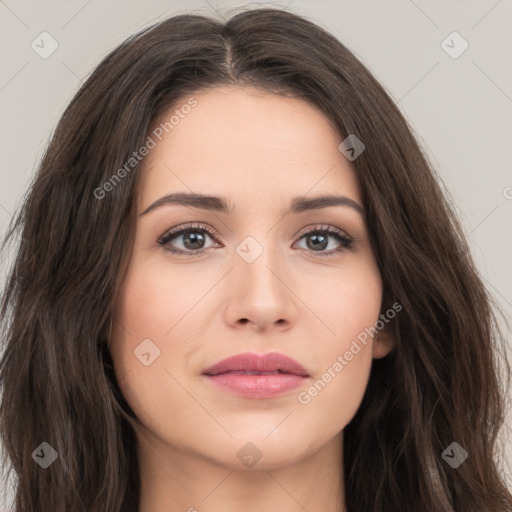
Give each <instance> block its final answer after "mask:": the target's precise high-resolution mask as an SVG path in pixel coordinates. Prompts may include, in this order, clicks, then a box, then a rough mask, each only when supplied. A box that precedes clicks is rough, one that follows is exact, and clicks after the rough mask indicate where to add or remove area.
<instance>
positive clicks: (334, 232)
mask: <svg viewBox="0 0 512 512" xmlns="http://www.w3.org/2000/svg"><path fill="white" fill-rule="evenodd" d="M329 239H334V240H336V241H337V243H338V247H335V248H332V247H331V249H332V250H330V251H324V249H326V248H327V247H329V244H330V242H329ZM302 240H305V241H306V246H307V247H305V248H306V249H309V250H311V251H312V252H315V253H318V255H319V256H322V257H324V256H326V257H328V256H335V255H336V254H337V253H340V252H342V251H345V250H350V249H352V247H353V244H354V240H353V239H352V238H350V237H349V236H348V235H347V234H346V233H345V232H343V231H341V230H340V229H338V228H335V227H333V226H315V227H314V228H313V229H310V230H308V231H306V232H303V233H302V235H301V237H300V240H299V241H302ZM303 248H304V247H303Z"/></svg>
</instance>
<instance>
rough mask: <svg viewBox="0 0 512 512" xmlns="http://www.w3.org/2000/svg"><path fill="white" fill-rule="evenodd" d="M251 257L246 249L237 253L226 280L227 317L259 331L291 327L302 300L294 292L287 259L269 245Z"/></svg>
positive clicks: (238, 326)
mask: <svg viewBox="0 0 512 512" xmlns="http://www.w3.org/2000/svg"><path fill="white" fill-rule="evenodd" d="M246 247H247V246H245V248H246ZM249 247H250V246H249ZM249 250H253V251H254V250H255V247H250V249H249ZM260 251H261V249H260ZM240 254H241V255H242V256H240ZM251 260H252V258H247V257H246V256H245V254H244V253H243V251H240V253H235V254H234V268H233V269H232V271H231V272H230V275H229V277H228V281H227V283H226V286H227V297H228V300H227V304H226V308H225V321H226V322H227V323H228V324H229V325H230V326H231V327H234V328H237V329H240V328H243V329H248V328H249V329H251V330H254V331H257V332H263V331H268V330H272V329H273V330H277V331H280V332H281V331H286V330H288V329H290V328H291V327H292V325H293V324H294V323H295V321H296V319H297V316H298V303H299V302H300V301H299V299H298V297H297V296H296V294H295V293H294V292H293V287H294V284H295V283H294V282H293V278H292V276H291V273H290V272H289V271H287V270H286V265H285V262H284V261H283V259H282V258H281V257H280V256H279V255H278V254H277V252H275V251H270V250H268V249H267V248H265V249H263V251H262V252H261V253H260V254H259V255H258V256H257V257H256V258H255V259H254V260H253V261H251Z"/></svg>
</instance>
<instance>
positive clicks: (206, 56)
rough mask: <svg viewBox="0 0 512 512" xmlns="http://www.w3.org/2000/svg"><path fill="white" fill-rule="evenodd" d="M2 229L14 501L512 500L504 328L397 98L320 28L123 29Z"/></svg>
mask: <svg viewBox="0 0 512 512" xmlns="http://www.w3.org/2000/svg"><path fill="white" fill-rule="evenodd" d="M16 233H19V234H20V235H21V240H20V245H19V249H18V253H17V254H16V258H15V261H14V266H13V268H12V270H11V274H10V278H9V281H8V283H7V287H6V289H5V292H4V296H3V302H2V317H3V318H4V324H5V327H4V329H3V338H4V346H5V353H4V355H3V359H2V361H1V365H0V377H1V383H2V389H3V401H2V408H1V433H2V439H3V443H4V444H5V449H6V452H7V455H8V459H9V460H10V461H11V463H12V465H13V468H14V470H15V472H16V475H17V479H18V482H19V484H18V489H17V494H16V510H17V511H18V512H28V511H30V512H32V511H36V510H37V511H39V510H55V511H65V510H66V511H67V510H73V511H88V512H89V511H121V510H122V511H131V510H133V511H141V512H142V511H151V512H159V511H161V510H162V511H163V510H166V511H178V510H189V511H193V510H197V511H200V512H202V511H218V510H235V508H236V509H237V510H239V509H240V508H243V509H245V510H247V511H252V510H283V511H295V510H308V511H316V510H332V511H351V512H356V511H357V512H361V511H383V512H388V511H397V510H414V511H420V512H421V511H425V512H426V511H428V512H432V511H483V510H489V511H491V510H492V511H509V510H512V496H511V495H510V493H509V491H508V490H507V488H506V486H505V484H504V479H503V476H502V474H501V468H500V466H499V462H500V461H499V458H498V457H497V456H496V450H495V447H496V440H497V435H498V432H499V427H500V425H501V424H502V421H503V416H504V405H503V404H504V394H503V393H504V389H505V388H504V385H503V383H502V382H501V381H500V380H499V373H498V372H499V368H500V366H499V361H498V359H497V356H496V354H497V349H499V348H501V346H500V345H499V341H500V339H501V338H500V337H499V331H498V329H497V327H496V322H495V320H494V316H493V312H492V309H491V305H490V299H489V297H488V295H487V293H486V291H485V289H484V287H483V285H482V282H481V279H480V278H479V276H478V275H477V272H476V270H475V267H474V264H473V262H472V261H471V258H470V255H469V251H468V247H467V245H466V242H465V241H464V239H463V236H462V235H461V229H460V226H459V225H458V223H457V221H456V219H455V217H454V215H453V213H452V210H451V207H450V205H449V204H448V203H447V201H446V200H445V198H444V196H443V193H442V191H441V188H440V186H439V184H438V182H437V181H436V179H435V178H434V176H433V171H432V170H431V168H430V166H429V164H428V162H427V161H426V159H425V157H424V156H423V154H422V152H421V150H420V148H419V146H418V144H417V142H416V141H415V139H414V137H413V135H412V134H411V130H410V129H409V127H408V126H407V123H406V121H405V120H404V118H403V117H402V115H401V114H400V112H399V111H398V109H397V108H396V106H395V105H394V104H393V102H392V100H391V99H390V98H389V96H388V95H387V94H386V93H385V91H384V90H383V88H382V87H381V86H380V85H379V84H378V83H377V81H376V80H375V79H374V78H373V77H372V76H371V74H370V73H369V72H368V71H367V70H366V69H365V67H364V66H363V65H362V64H361V63H360V62H359V61H358V60H357V59H356V58H355V57H354V56H353V55H352V53H351V52H350V51H349V50H348V49H347V48H345V47H344V46H343V45H342V44H341V43H340V42H338V41H337V40H336V39H334V38H333V37H332V36H331V35H329V34H327V33H326V32H325V31H323V30H322V29H321V28H319V27H317V26H316V25H314V24H312V23H311V22H309V21H307V20H305V19H303V18H301V17H299V16H297V15H293V14H290V13H288V12H284V11H280V10H275V9H259V10H253V11H247V12H242V13H240V14H238V15H236V16H234V17H233V18H231V19H230V20H228V21H227V22H226V23H225V24H222V23H220V22H218V21H215V20H213V19H208V18H205V17H202V16H195V15H183V16H177V17H174V18H170V19H168V20H165V21H163V22H161V23H158V24H156V25H154V26H153V27H151V28H149V29H147V30H144V31H143V32H141V33H140V34H137V35H136V36H134V37H132V38H130V39H128V40H127V41H126V42H124V43H123V44H122V45H121V46H120V47H119V48H117V49H116V50H114V51H113V52H112V53H111V54H110V55H108V56H107V57H106V58H105V59H104V60H103V61H102V62H101V64H100V65H99V66H98V67H97V69H96V70H95V71H94V72H93V74H92V75H91V76H90V78H89V79H88V80H87V81H86V83H85V84H84V85H83V86H82V88H81V89H80V90H79V92H78V93H77V95H76V96H75V98H74V99H73V100H72V102H71V104H70V105H69V107H68V108H67V110H66V111H65V113H64V114H63V116H62V119H61V120H60V122H59V124H58V126H57V129H56V132H55V134H54V136H53V138H52V141H51V144H50V146H49V148H48V150H47V152H46V154H45V155H44V158H43V161H42V163H41V166H40V169H39V171H38V173H37V176H36V178H35V181H34V183H33V184H32V187H31V190H30V193H29V195H28V197H27V199H26V202H25V204H24V205H23V207H22V208H21V210H20V212H19V213H18V216H17V218H16V220H15V222H14V224H13V225H12V226H11V230H10V232H9V233H8V236H7V238H6V241H5V242H4V243H5V244H7V242H8V241H9V239H10V238H12V236H13V235H14V234H16ZM502 362H503V363H504V364H505V366H506V361H504V360H503V361H502ZM6 463H7V461H6Z"/></svg>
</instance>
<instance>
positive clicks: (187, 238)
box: [158, 224, 217, 256]
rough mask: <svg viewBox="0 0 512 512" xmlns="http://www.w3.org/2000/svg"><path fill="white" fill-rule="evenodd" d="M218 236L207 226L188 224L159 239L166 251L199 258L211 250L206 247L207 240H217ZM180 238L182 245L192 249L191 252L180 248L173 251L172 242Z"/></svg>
mask: <svg viewBox="0 0 512 512" xmlns="http://www.w3.org/2000/svg"><path fill="white" fill-rule="evenodd" d="M216 236H217V233H216V232H215V231H213V230H212V229H211V228H208V227H207V226H203V225H199V224H196V225H194V224H187V225H185V226H181V227H179V228H176V229H172V230H170V231H168V232H167V233H164V234H163V235H162V236H161V237H160V238H159V239H158V243H159V244H160V245H161V246H165V250H166V251H169V252H172V253H175V254H179V255H190V256H197V255H199V254H202V253H203V252H205V251H206V249H209V247H206V248H205V247H204V244H205V240H206V238H213V239H216ZM179 238H182V242H181V243H182V244H183V245H184V248H185V249H190V251H186V250H183V249H180V248H178V249H173V248H172V247H171V244H170V242H171V241H173V240H176V239H179ZM210 247H212V246H210Z"/></svg>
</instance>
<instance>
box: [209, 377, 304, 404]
mask: <svg viewBox="0 0 512 512" xmlns="http://www.w3.org/2000/svg"><path fill="white" fill-rule="evenodd" d="M207 377H208V380H209V381H210V382H211V383H213V384H214V385H216V386H218V387H219V388H222V389H224V390H226V391H230V392H232V393H235V394H237V395H240V396H244V397H247V398H271V397H273V396H277V395H281V394H282V393H286V392H287V391H290V390H292V389H296V388H298V387H300V386H302V384H304V381H305V380H306V377H301V376H300V375H294V374H291V373H274V374H266V375H244V374H241V373H222V374H219V375H207Z"/></svg>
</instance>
